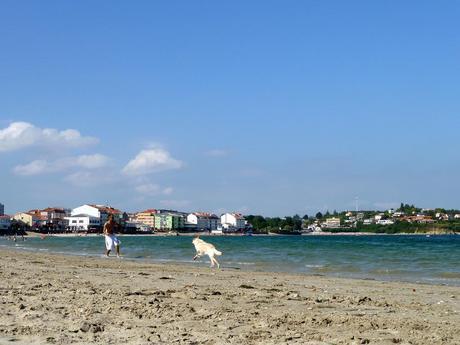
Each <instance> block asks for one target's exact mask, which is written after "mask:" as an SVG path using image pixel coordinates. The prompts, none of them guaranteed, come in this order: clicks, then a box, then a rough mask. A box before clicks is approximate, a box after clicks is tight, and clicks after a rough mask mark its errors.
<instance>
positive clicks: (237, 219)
mask: <svg viewBox="0 0 460 345" xmlns="http://www.w3.org/2000/svg"><path fill="white" fill-rule="evenodd" d="M220 222H221V224H222V227H223V228H224V229H228V230H229V229H232V230H233V229H234V230H241V229H244V228H245V227H246V221H245V220H244V217H243V215H242V214H240V213H224V214H223V215H221V216H220Z"/></svg>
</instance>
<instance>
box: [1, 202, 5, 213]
mask: <svg viewBox="0 0 460 345" xmlns="http://www.w3.org/2000/svg"><path fill="white" fill-rule="evenodd" d="M4 214H5V205H3V204H2V203H1V202H0V216H3V215H4Z"/></svg>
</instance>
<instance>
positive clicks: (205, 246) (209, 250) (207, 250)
mask: <svg viewBox="0 0 460 345" xmlns="http://www.w3.org/2000/svg"><path fill="white" fill-rule="evenodd" d="M192 243H193V245H194V246H195V249H196V255H195V256H194V257H193V260H196V259H197V258H199V257H200V256H203V255H207V256H209V259H210V260H211V267H214V264H217V268H219V267H220V265H219V262H217V260H216V258H215V257H214V256H215V255H222V253H221V252H219V251H218V250H217V249H216V247H214V246H213V245H212V244H211V243H207V242H205V241H203V240H200V238H199V237H198V236H197V237H195V238H194V239H193V241H192Z"/></svg>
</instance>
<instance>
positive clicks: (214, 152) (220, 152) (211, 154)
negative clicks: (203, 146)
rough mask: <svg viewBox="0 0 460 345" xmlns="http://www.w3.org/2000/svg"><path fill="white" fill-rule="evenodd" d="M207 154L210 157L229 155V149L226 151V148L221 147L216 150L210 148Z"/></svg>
mask: <svg viewBox="0 0 460 345" xmlns="http://www.w3.org/2000/svg"><path fill="white" fill-rule="evenodd" d="M205 154H206V156H209V157H216V158H218V157H225V156H227V155H228V151H225V150H221V149H214V150H209V151H207V152H206V153H205Z"/></svg>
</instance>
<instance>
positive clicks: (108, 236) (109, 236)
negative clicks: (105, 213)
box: [104, 215, 120, 257]
mask: <svg viewBox="0 0 460 345" xmlns="http://www.w3.org/2000/svg"><path fill="white" fill-rule="evenodd" d="M116 226H117V224H116V223H115V221H114V220H113V215H109V219H108V220H107V222H105V224H104V235H105V248H106V249H105V255H106V256H109V254H110V252H111V251H112V250H113V247H115V249H116V251H117V257H120V240H119V239H118V238H117V237H116V236H115V227H116Z"/></svg>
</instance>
